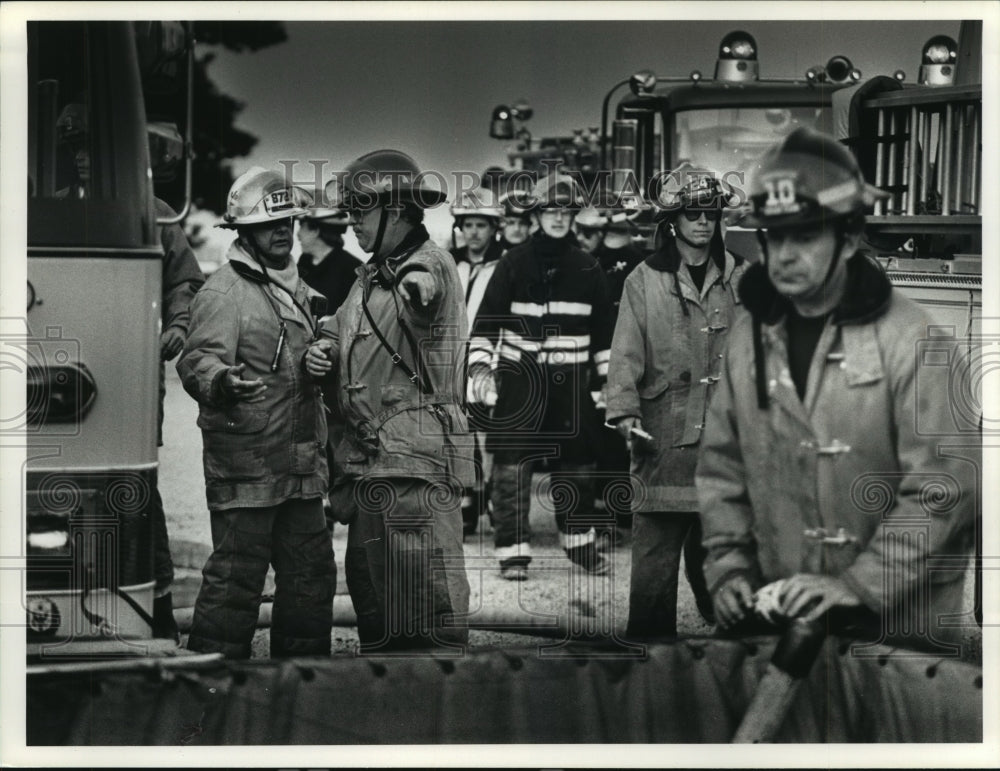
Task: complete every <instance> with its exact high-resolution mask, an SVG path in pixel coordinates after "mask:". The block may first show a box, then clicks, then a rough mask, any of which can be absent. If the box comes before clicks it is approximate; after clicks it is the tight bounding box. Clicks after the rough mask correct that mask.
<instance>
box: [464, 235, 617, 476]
mask: <svg viewBox="0 0 1000 771" xmlns="http://www.w3.org/2000/svg"><path fill="white" fill-rule="evenodd" d="M612 313H613V309H612V305H611V300H610V297H609V295H608V288H607V281H606V279H605V277H604V272H603V271H602V270H601V268H600V266H599V265H598V263H597V260H595V259H594V258H593V257H591V256H590V255H589V254H588V253H587V252H585V251H583V250H582V249H580V248H579V247H577V246H574V245H573V243H572V242H571V241H570V240H569V237H568V236H567V237H565V238H560V239H553V238H550V237H548V236H546V235H544V234H542V233H536V234H534V235H533V236H532V237H531V238H530V239H529V240H528V241H527V242H525V243H524V244H521V245H519V246H516V247H514V248H512V249H511V250H510V251H509V252H507V253H506V254H505V255H504V256H503V257H501V258H500V261H499V262H498V263H497V266H496V269H495V270H494V272H493V277H492V278H491V279H490V283H489V285H488V286H487V287H486V292H485V295H484V297H483V300H482V303H481V304H480V306H479V311H478V313H477V315H476V320H475V325H474V327H473V331H472V339H471V340H470V343H469V368H470V370H472V369H474V368H488V367H491V366H492V365H493V358H494V351H496V354H497V360H496V369H495V376H496V380H497V403H496V406H495V407H494V410H493V417H492V420H491V424H490V426H488V427H487V429H486V430H487V439H486V446H487V449H489V450H490V451H491V452H496V453H499V454H498V456H497V460H498V462H501V463H515V462H517V461H518V460H520V459H522V458H523V457H527V456H530V455H532V454H534V455H537V454H538V453H537V449H536V450H535V451H534V452H533V451H532V449H531V448H532V447H534V448H538V447H553V446H558V447H559V450H560V456H559V457H560V458H561V459H562V460H564V461H567V462H570V463H588V462H592V461H593V452H594V450H593V443H594V441H595V440H596V437H597V435H598V430H599V422H598V418H597V412H596V409H595V407H594V402H593V399H592V398H591V396H590V384H591V382H592V380H593V381H595V382H597V383H598V384H599V387H600V385H603V383H604V382H605V378H606V377H607V372H608V357H609V351H608V348H609V344H610V342H611V329H612V315H611V314H612Z"/></svg>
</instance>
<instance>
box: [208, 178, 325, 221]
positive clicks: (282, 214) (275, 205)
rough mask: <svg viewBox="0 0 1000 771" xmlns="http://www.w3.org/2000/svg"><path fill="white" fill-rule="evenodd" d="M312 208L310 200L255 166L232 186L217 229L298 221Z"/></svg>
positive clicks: (300, 192) (299, 190)
mask: <svg viewBox="0 0 1000 771" xmlns="http://www.w3.org/2000/svg"><path fill="white" fill-rule="evenodd" d="M311 204H312V198H311V196H310V195H309V194H308V193H306V192H305V191H304V190H302V189H301V188H297V187H294V186H291V185H288V184H287V183H286V182H285V178H284V176H283V175H282V174H280V173H278V172H277V171H269V170H268V169H264V168H261V167H260V166H254V167H253V168H252V169H250V170H249V171H247V172H245V173H244V174H242V175H241V176H240V177H239V179H237V180H236V181H235V182H233V186H232V187H231V188H230V189H229V196H228V198H227V199H226V213H225V214H224V215H223V217H222V219H223V222H222V223H221V224H220V225H219V227H223V228H238V227H240V226H242V225H256V224H259V223H261V222H269V221H271V220H281V219H287V218H289V217H299V216H301V215H303V214H306V213H307V212H308V209H307V207H308V206H309V205H311Z"/></svg>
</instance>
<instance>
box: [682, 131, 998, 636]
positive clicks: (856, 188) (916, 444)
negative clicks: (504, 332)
mask: <svg viewBox="0 0 1000 771" xmlns="http://www.w3.org/2000/svg"><path fill="white" fill-rule="evenodd" d="M880 195H881V192H880V191H878V190H877V189H875V188H873V187H871V186H869V185H868V184H866V183H865V180H864V178H863V176H862V174H861V172H860V170H859V168H858V165H857V163H856V161H855V159H854V157H853V156H852V155H851V154H850V153H849V152H848V151H847V150H846V149H845V148H844V147H843V146H841V145H840V144H838V143H837V142H836V141H835V140H834V139H833V138H831V137H828V136H826V135H823V134H819V133H816V132H814V131H812V130H810V129H806V128H800V129H797V130H796V131H794V132H792V133H791V134H789V135H788V136H787V137H785V139H784V140H782V141H781V142H780V143H779V144H778V145H776V146H774V147H773V148H772V149H771V150H770V151H769V152H767V153H766V154H765V155H764V157H763V158H762V159H761V161H760V164H759V167H758V170H757V173H756V174H755V175H754V176H753V177H752V179H751V183H750V188H749V198H750V204H751V205H752V215H751V216H752V220H751V222H752V224H755V225H756V226H757V227H758V228H759V230H758V236H759V239H760V242H761V246H762V248H763V252H764V260H763V263H761V264H757V265H754V266H752V267H751V268H749V269H748V270H747V271H746V274H745V276H744V278H743V279H742V281H741V282H740V287H739V293H740V298H741V300H742V302H743V304H744V306H745V307H746V308H747V310H748V311H749V315H747V316H744V317H743V318H741V319H740V320H738V321H737V322H736V324H735V327H734V329H733V330H732V333H731V336H730V339H729V346H728V349H727V352H726V354H725V358H724V360H723V362H722V368H721V381H720V382H719V384H718V386H717V392H716V394H715V396H714V398H713V400H712V402H711V405H710V407H709V413H708V416H707V419H706V424H705V430H704V435H703V438H702V449H701V455H700V459H699V463H698V469H697V475H696V483H697V488H698V497H699V503H700V510H701V520H702V529H703V533H704V537H703V543H704V545H705V547H706V548H707V550H708V556H707V558H706V560H705V576H706V579H707V581H708V585H709V589H710V590H711V592H712V594H713V599H714V605H715V614H716V616H717V618H718V622H719V624H720V626H721V627H722V628H723V629H724V630H729V631H730V632H737V631H739V630H740V629H741V628H745V625H747V624H748V623H749V622H751V621H752V620H753V619H754V618H755V617H756V616H757V615H758V614H755V613H754V612H753V609H754V608H755V607H756V608H757V609H758V610H761V611H762V612H763V615H764V616H766V617H767V618H769V619H772V620H774V619H779V618H781V617H786V618H797V619H800V620H805V621H807V622H808V621H812V620H818V619H819V618H820V617H821V616H823V615H824V614H825V613H827V612H828V611H830V610H832V609H844V608H848V609H850V608H853V609H857V610H862V611H863V610H867V611H868V612H869V613H870V614H871V615H872V617H873V618H877V619H879V620H880V623H878V625H877V626H878V628H879V631H878V632H877V634H879V635H880V637H879V641H880V642H888V643H891V644H903V645H906V646H908V647H919V648H928V647H931V648H933V647H935V646H936V645H937V644H938V643H940V642H941V641H943V640H946V639H948V638H949V637H951V638H954V637H955V632H956V631H960V627H958V626H956V625H955V624H954V623H953V624H952V625H951V626H950V627H949V626H947V620H946V619H947V617H948V615H949V614H952V617H953V618H954V617H955V616H954V614H961V613H962V611H963V607H962V597H963V578H964V574H965V570H964V565H965V563H962V560H963V558H965V559H967V558H968V556H969V555H970V553H971V548H972V543H973V534H974V516H975V512H976V506H977V487H976V479H977V473H978V468H979V465H980V454H981V447H980V444H979V437H978V435H973V436H969V435H962V434H961V433H960V432H959V431H958V430H957V428H956V425H955V419H954V418H953V415H952V412H953V411H952V410H951V409H949V404H950V402H949V400H950V399H951V394H952V390H951V389H952V387H953V384H954V382H956V381H955V380H954V377H955V374H956V372H955V366H956V365H957V366H961V364H962V361H963V357H962V356H961V354H960V351H959V350H958V348H957V346H956V344H955V343H956V341H955V340H954V338H948V337H942V336H935V335H934V332H935V331H936V330H935V328H934V327H933V322H932V319H931V317H930V316H929V315H928V314H927V313H926V312H925V311H924V310H923V309H922V308H920V307H918V306H917V305H916V303H914V302H913V301H912V300H909V299H908V298H906V297H904V296H902V295H901V294H900V293H899V292H897V291H895V290H894V289H893V287H892V284H891V283H890V281H889V279H888V278H887V277H886V275H885V274H884V272H883V271H882V270H881V269H880V267H879V266H878V264H877V263H875V262H874V261H872V260H871V259H869V258H868V257H867V256H865V255H864V254H863V253H861V252H859V245H860V243H861V236H862V230H863V227H864V224H865V214H864V212H865V209H866V207H868V206H870V205H871V204H872V203H873V202H874V201H875V200H876V198H877V197H878V196H880ZM927 345H930V346H931V348H932V349H933V350H932V353H933V355H923V354H922V353H921V349H922V347H926V346H927ZM973 425H974V423H973ZM972 433H974V431H973V432H972ZM940 558H944V559H945V560H950V561H951V562H954V563H956V564H958V563H962V567H961V568H956V569H951V570H935V569H932V565H933V561H934V560H936V559H940ZM949 564H951V563H949ZM758 590H759V591H758ZM966 610H968V609H966Z"/></svg>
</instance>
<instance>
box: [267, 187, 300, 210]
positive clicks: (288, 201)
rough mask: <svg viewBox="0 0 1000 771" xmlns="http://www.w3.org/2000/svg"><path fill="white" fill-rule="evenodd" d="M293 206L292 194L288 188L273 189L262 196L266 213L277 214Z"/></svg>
mask: <svg viewBox="0 0 1000 771" xmlns="http://www.w3.org/2000/svg"><path fill="white" fill-rule="evenodd" d="M294 207H295V203H294V201H293V200H292V194H291V192H290V191H288V190H275V191H273V192H271V193H268V194H267V195H265V196H264V208H265V209H266V210H267V213H268V214H277V213H278V212H282V211H287V210H288V209H292V208H294Z"/></svg>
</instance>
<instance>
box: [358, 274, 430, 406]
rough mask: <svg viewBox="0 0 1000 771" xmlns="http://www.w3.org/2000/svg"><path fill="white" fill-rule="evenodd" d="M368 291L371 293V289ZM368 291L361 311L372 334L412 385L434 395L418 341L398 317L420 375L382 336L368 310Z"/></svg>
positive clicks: (364, 293)
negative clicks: (369, 325)
mask: <svg viewBox="0 0 1000 771" xmlns="http://www.w3.org/2000/svg"><path fill="white" fill-rule="evenodd" d="M368 291H370V287H369V290H368ZM368 291H364V292H362V293H361V309H362V310H363V311H364V312H365V317H366V318H367V319H368V323H369V324H371V327H372V332H374V333H375V337H377V338H378V341H379V342H380V343H381V344H382V347H383V348H385V350H386V352H387V353H388V354H389V357H390V358H391V359H392V363H393V364H395V365H396V366H397V367H399V368H400V369H401V370H403V372H404V374H405V375H406V377H407V378H408V379H409V381H410V382H411V383H413V384H414V385H416V386H417V387H418V388H420V390H421V391H422V392H423V393H424V394H425V395H427V396H430V395H431V394H433V393H434V390H433V389H432V388H431V384H430V380H429V378H428V377H427V369H426V367H424V366H423V361H422V360H421V358H420V350H419V349H418V348H417V345H416V341H415V340H414V338H413V333H412V332H410V329H409V327H408V326H407V325H406V323H405V322H404V321H403V319H402V318H399V317H397V320H398V321H399V325H400V327H401V328H402V330H403V334H404V335H406V339H407V340H408V341H409V343H410V348H411V349H412V351H413V355H414V357H415V361H416V363H417V369H418V370H419V374H417V372H414V370H413V368H412V367H410V365H409V364H407V363H406V362H405V361H404V360H403V357H402V356H401V355H400V354H399V352H398V351H397V350H396V349H395V348H393V347H392V345H391V344H390V343H389V341H388V340H386V339H385V335H383V334H382V330H381V329H379V327H378V324H376V323H375V319H374V317H373V316H372V313H371V311H370V310H369V308H368Z"/></svg>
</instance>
